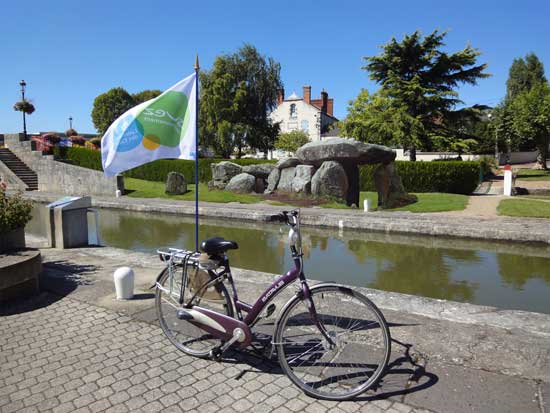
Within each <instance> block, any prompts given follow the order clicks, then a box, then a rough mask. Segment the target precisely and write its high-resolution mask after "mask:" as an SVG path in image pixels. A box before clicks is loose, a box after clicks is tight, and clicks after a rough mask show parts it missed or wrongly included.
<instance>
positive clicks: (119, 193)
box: [115, 189, 122, 198]
mask: <svg viewBox="0 0 550 413" xmlns="http://www.w3.org/2000/svg"><path fill="white" fill-rule="evenodd" d="M115 195H116V197H117V198H120V197H121V196H122V192H121V191H120V189H117V190H116V192H115Z"/></svg>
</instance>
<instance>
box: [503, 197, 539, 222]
mask: <svg viewBox="0 0 550 413" xmlns="http://www.w3.org/2000/svg"><path fill="white" fill-rule="evenodd" d="M497 212H498V214H499V215H507V216H510V217H533V218H550V202H544V201H536V200H531V199H504V200H502V201H500V204H498V208H497Z"/></svg>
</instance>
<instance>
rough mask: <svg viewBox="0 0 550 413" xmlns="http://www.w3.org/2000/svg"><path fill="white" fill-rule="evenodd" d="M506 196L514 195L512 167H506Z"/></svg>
mask: <svg viewBox="0 0 550 413" xmlns="http://www.w3.org/2000/svg"><path fill="white" fill-rule="evenodd" d="M504 196H512V168H511V167H510V165H506V166H505V167H504Z"/></svg>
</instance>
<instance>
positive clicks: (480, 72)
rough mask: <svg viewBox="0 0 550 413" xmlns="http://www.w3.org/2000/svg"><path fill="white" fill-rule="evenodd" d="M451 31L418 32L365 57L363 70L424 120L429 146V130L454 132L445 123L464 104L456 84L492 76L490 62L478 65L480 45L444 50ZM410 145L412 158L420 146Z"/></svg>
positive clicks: (424, 144) (398, 104)
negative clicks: (450, 50) (449, 50)
mask: <svg viewBox="0 0 550 413" xmlns="http://www.w3.org/2000/svg"><path fill="white" fill-rule="evenodd" d="M446 34H447V33H446V32H441V33H440V32H439V31H438V30H435V31H434V32H432V33H431V34H429V35H427V36H425V37H422V34H421V33H420V32H419V31H416V32H414V33H413V34H411V35H406V36H405V37H404V38H403V40H401V41H400V42H399V41H397V40H396V39H395V38H393V39H391V40H390V41H389V43H387V44H386V45H384V46H382V53H380V54H379V55H377V56H370V57H365V58H364V59H365V60H366V61H367V62H368V64H367V65H366V66H365V67H363V69H365V70H367V71H368V72H369V73H370V78H371V79H372V80H375V81H376V82H378V83H379V84H380V85H381V90H382V91H383V92H384V94H385V95H387V96H388V97H390V98H391V99H392V100H393V103H394V105H395V106H396V107H399V108H402V109H403V110H405V111H406V113H407V114H408V115H409V116H410V117H412V118H414V119H416V120H417V121H419V122H421V123H422V124H423V127H424V130H425V134H424V135H422V136H420V137H419V138H420V139H419V140H420V146H422V147H425V148H428V147H429V146H430V143H429V135H430V133H437V134H441V133H449V132H451V131H446V129H445V128H442V127H441V125H442V123H443V122H444V120H445V118H446V117H447V116H450V115H451V114H452V112H453V111H454V109H455V107H456V105H457V104H460V103H462V101H461V100H460V99H459V98H458V92H457V91H456V88H457V87H458V86H459V85H461V84H471V85H475V84H477V81H478V80H479V79H482V78H485V77H488V76H489V75H488V74H487V73H485V72H484V71H485V69H486V67H487V65H485V64H476V61H477V58H478V56H479V55H480V53H479V51H478V50H477V49H474V48H472V47H471V46H469V45H468V46H466V47H465V48H464V49H463V50H461V51H458V52H455V53H452V54H448V53H446V52H443V51H442V50H441V48H442V47H443V46H444V45H445V44H444V42H443V39H444V38H445V36H446ZM451 133H452V132H451ZM409 150H410V153H411V160H415V159H416V145H412V146H410V147H409Z"/></svg>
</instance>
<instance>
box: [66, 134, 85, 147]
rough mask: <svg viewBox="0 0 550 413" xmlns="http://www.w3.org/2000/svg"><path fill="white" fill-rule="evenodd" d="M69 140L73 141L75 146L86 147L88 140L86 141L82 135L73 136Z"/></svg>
mask: <svg viewBox="0 0 550 413" xmlns="http://www.w3.org/2000/svg"><path fill="white" fill-rule="evenodd" d="M69 139H70V140H71V142H72V143H73V145H78V146H84V144H85V143H86V139H84V136H80V135H75V136H71V137H69Z"/></svg>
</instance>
